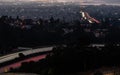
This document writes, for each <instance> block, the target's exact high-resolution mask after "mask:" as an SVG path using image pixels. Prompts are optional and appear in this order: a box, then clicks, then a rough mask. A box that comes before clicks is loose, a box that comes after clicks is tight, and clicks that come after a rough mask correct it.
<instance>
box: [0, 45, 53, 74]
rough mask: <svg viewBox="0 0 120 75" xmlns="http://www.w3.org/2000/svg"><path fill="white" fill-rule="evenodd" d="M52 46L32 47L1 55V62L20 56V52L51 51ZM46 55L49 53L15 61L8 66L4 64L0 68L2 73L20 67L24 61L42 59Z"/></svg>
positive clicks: (27, 53) (25, 53) (26, 53)
mask: <svg viewBox="0 0 120 75" xmlns="http://www.w3.org/2000/svg"><path fill="white" fill-rule="evenodd" d="M52 48H53V47H45V48H39V49H32V50H27V51H21V52H17V53H13V54H8V55H5V56H2V57H0V63H4V62H6V61H10V60H13V59H14V58H16V57H19V56H18V54H19V53H23V54H24V55H29V54H33V53H38V52H46V51H51V50H52ZM46 55H47V54H43V55H40V56H36V57H31V58H28V59H25V60H22V61H19V62H15V63H13V64H11V65H7V66H4V67H1V68H0V73H3V72H7V71H9V70H10V68H18V67H20V66H21V63H22V62H29V61H38V60H41V59H43V58H45V57H46Z"/></svg>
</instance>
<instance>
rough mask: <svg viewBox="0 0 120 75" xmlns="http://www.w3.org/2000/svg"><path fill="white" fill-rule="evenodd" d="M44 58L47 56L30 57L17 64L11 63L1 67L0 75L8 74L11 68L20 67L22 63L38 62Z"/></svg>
mask: <svg viewBox="0 0 120 75" xmlns="http://www.w3.org/2000/svg"><path fill="white" fill-rule="evenodd" d="M46 56H47V54H44V55H39V56H36V57H31V58H28V59H25V60H21V61H19V62H15V63H12V64H10V65H7V66H4V67H1V68H0V73H4V72H8V71H10V69H11V68H13V69H15V68H19V67H20V66H21V65H22V63H23V62H30V61H34V62H37V61H39V60H42V59H44V58H45V57H46Z"/></svg>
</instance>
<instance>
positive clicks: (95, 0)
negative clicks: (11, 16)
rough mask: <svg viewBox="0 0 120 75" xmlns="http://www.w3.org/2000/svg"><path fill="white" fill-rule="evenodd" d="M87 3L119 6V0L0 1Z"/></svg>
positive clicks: (8, 0) (4, 0) (5, 0)
mask: <svg viewBox="0 0 120 75" xmlns="http://www.w3.org/2000/svg"><path fill="white" fill-rule="evenodd" d="M19 1H24V2H31V1H33V2H88V3H91V2H92V3H108V4H112V3H115V4H119V3H120V0H0V2H19Z"/></svg>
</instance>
